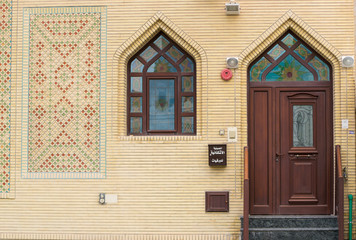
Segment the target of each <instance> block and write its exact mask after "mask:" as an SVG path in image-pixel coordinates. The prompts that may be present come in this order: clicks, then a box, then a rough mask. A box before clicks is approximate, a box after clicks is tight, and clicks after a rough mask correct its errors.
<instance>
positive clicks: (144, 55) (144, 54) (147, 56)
mask: <svg viewBox="0 0 356 240" xmlns="http://www.w3.org/2000/svg"><path fill="white" fill-rule="evenodd" d="M156 55H157V52H156V50H154V49H153V48H152V47H148V48H147V49H146V50H145V51H143V52H142V53H141V54H140V56H141V57H142V58H143V59H145V61H146V62H149V61H150V60H151V59H152V58H153V57H154V56H156Z"/></svg>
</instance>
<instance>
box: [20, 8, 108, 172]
mask: <svg viewBox="0 0 356 240" xmlns="http://www.w3.org/2000/svg"><path fill="white" fill-rule="evenodd" d="M83 9H84V10H87V11H83ZM36 10H37V11H36ZM80 10H81V11H80ZM93 10H95V9H92V8H59V9H53V8H48V9H43V8H42V9H29V10H28V11H29V14H28V21H29V25H28V28H29V29H28V30H29V31H28V39H27V40H28V41H29V46H28V54H29V55H28V79H26V78H24V81H28V99H27V100H28V102H27V104H26V105H27V106H28V115H27V116H28V119H27V121H28V150H27V151H28V152H27V153H28V155H27V159H23V160H24V161H26V162H27V163H26V166H25V167H24V169H23V172H25V173H27V177H47V178H51V177H102V176H103V173H105V168H104V169H103V167H104V165H103V162H104V161H105V158H104V156H105V155H104V152H103V150H104V151H105V148H104V149H103V148H102V146H101V145H102V144H103V136H102V134H103V128H104V127H105V125H104V124H105V122H103V119H102V118H101V116H102V115H103V114H105V112H104V111H103V109H105V108H103V107H104V106H105V105H102V104H104V102H102V101H101V100H102V98H103V97H104V96H105V95H104V94H103V93H104V89H103V80H104V76H105V68H103V67H104V66H102V65H103V64H104V65H105V62H103V59H105V49H103V48H102V46H103V44H105V42H103V40H104V41H105V39H103V37H104V35H105V34H103V31H102V25H103V22H105V21H103V19H102V15H103V13H102V12H100V11H93ZM47 173H51V174H47ZM62 173H67V174H66V175H63V174H62ZM68 173H71V174H68ZM81 173H83V174H81ZM92 173H94V175H93V174H92ZM95 173H96V174H95ZM31 174H32V175H31ZM36 174H37V175H36ZM38 174H41V175H38Z"/></svg>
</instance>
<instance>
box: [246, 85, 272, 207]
mask: <svg viewBox="0 0 356 240" xmlns="http://www.w3.org/2000/svg"><path fill="white" fill-rule="evenodd" d="M250 96H251V104H250V111H251V112H252V113H253V114H250V122H251V124H252V126H253V127H252V129H251V131H252V132H251V134H252V138H253V139H254V141H253V142H252V143H251V145H250V146H251V150H252V151H250V152H251V159H253V160H252V162H251V173H250V175H251V190H250V193H251V197H250V198H251V200H252V202H253V204H250V206H251V210H252V212H254V211H256V212H259V213H260V214H271V213H272V208H273V205H272V189H273V187H272V184H273V183H272V171H273V166H272V165H273V162H272V158H271V155H272V152H271V148H272V146H271V144H272V129H271V123H272V119H271V117H272V116H271V114H269V112H271V111H272V108H271V106H272V92H271V89H266V88H261V89H253V90H251V92H250Z"/></svg>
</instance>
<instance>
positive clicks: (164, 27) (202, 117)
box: [112, 12, 207, 141]
mask: <svg viewBox="0 0 356 240" xmlns="http://www.w3.org/2000/svg"><path fill="white" fill-rule="evenodd" d="M160 31H162V32H164V33H165V34H166V35H167V36H168V37H169V38H171V39H172V40H173V41H175V43H177V44H178V45H180V47H182V48H183V49H184V50H185V51H186V52H187V53H188V54H189V55H190V56H192V57H193V58H194V60H195V62H196V78H197V79H196V83H197V89H196V94H197V135H196V136H127V135H126V133H127V131H126V127H127V124H126V114H127V113H126V88H127V86H126V85H127V72H126V70H127V63H128V61H129V59H130V58H131V57H132V56H133V55H134V54H135V53H136V52H137V51H138V50H140V49H141V48H142V47H143V46H144V45H145V44H146V43H147V42H149V41H150V40H151V39H152V38H153V37H154V36H155V35H156V34H157V33H159V32H160ZM113 66H114V69H113V79H114V81H117V84H118V88H115V89H118V92H117V93H115V94H113V96H117V98H115V99H113V101H115V103H114V104H112V105H113V106H114V107H118V108H119V109H118V111H116V110H115V111H113V112H118V113H119V115H120V116H115V118H114V123H115V124H114V125H117V126H115V127H113V134H114V135H116V136H119V137H120V139H121V140H132V141H145V140H157V141H162V140H163V141H166V140H167V141H172V140H173V141H179V140H198V139H201V137H202V136H203V135H206V133H204V131H206V130H205V129H207V121H206V118H207V115H206V114H207V109H205V108H206V106H203V102H204V101H203V100H202V99H203V97H206V96H207V94H206V93H203V92H202V89H203V88H202V86H203V84H204V83H206V82H207V56H206V53H205V51H204V49H203V48H202V47H201V46H200V45H199V44H198V43H197V42H195V41H194V40H193V39H192V38H190V37H189V36H188V35H187V34H186V33H185V32H184V31H183V30H181V29H180V28H179V27H178V26H176V25H175V24H174V23H173V22H172V21H171V20H169V19H168V18H167V17H166V16H165V15H164V14H163V13H162V12H157V13H156V14H155V15H154V16H153V17H151V18H150V19H149V20H148V21H147V22H146V23H145V24H143V25H142V27H141V28H139V29H138V30H137V31H136V32H135V33H134V34H133V35H132V36H131V37H130V38H129V39H127V40H126V41H125V42H124V43H123V44H122V45H121V46H120V47H119V48H118V49H117V50H116V52H115V54H114V57H113ZM116 120H117V121H116Z"/></svg>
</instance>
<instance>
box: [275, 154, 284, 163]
mask: <svg viewBox="0 0 356 240" xmlns="http://www.w3.org/2000/svg"><path fill="white" fill-rule="evenodd" d="M282 156H283V154H281V153H276V162H279V158H280V157H282Z"/></svg>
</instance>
